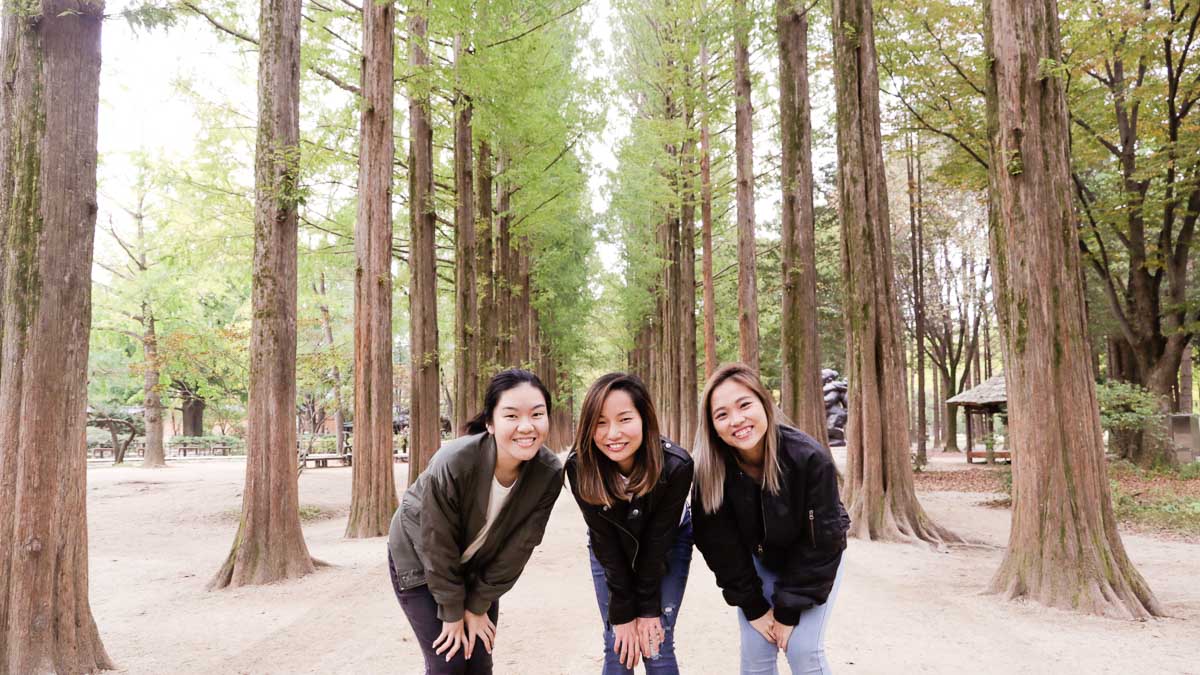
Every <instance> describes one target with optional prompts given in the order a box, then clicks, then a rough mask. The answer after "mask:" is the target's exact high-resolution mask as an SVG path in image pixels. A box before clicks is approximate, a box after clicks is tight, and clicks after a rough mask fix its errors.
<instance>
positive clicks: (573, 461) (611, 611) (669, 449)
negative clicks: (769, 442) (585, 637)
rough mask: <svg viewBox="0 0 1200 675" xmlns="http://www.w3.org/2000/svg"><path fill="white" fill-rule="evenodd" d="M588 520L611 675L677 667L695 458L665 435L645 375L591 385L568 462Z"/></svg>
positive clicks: (612, 375)
mask: <svg viewBox="0 0 1200 675" xmlns="http://www.w3.org/2000/svg"><path fill="white" fill-rule="evenodd" d="M565 470H566V473H567V478H568V480H569V481H570V484H571V492H572V493H573V494H574V495H575V500H576V501H577V502H578V503H579V508H580V510H581V511H582V512H583V518H584V520H585V521H586V522H587V525H588V550H589V553H590V557H591V561H592V580H593V583H594V585H595V588H596V601H597V603H598V604H599V605H600V615H601V619H602V620H603V621H604V627H605V630H604V670H603V672H604V673H605V675H618V674H622V673H629V672H632V669H633V668H634V667H635V666H636V665H637V663H638V661H639V660H640V659H645V663H646V671H647V672H648V673H678V672H679V665H678V663H677V662H676V660H675V642H674V635H673V634H674V629H675V621H676V619H677V617H678V615H679V605H680V602H681V601H682V599H683V590H684V587H685V586H686V585H687V577H688V569H689V567H690V566H691V561H692V526H691V514H690V511H689V510H688V509H687V506H686V502H687V497H688V492H689V491H690V490H691V485H692V459H691V457H689V456H688V454H687V452H686V451H685V450H684V449H683V448H680V447H679V446H677V445H675V444H674V443H672V442H671V441H669V440H666V439H663V438H660V436H659V433H658V417H657V415H656V414H655V412H654V405H653V404H652V403H651V402H650V396H649V394H648V393H647V392H646V387H645V385H643V384H642V382H641V380H639V379H638V378H636V377H634V376H632V375H626V374H624V373H609V374H608V375H604V376H602V377H601V378H600V379H598V380H596V381H595V382H594V383H593V384H592V386H591V388H590V389H589V390H588V393H587V396H586V397H585V398H584V401H583V408H582V410H581V411H580V416H579V428H578V433H577V436H576V439H575V450H574V451H573V452H572V453H571V455H570V456H569V457H568V458H567V462H566V467H565Z"/></svg>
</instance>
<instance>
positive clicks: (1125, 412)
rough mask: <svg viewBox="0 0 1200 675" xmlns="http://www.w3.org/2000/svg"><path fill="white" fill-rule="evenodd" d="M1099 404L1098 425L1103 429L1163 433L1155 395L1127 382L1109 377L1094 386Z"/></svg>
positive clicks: (1160, 412) (1160, 413)
mask: <svg viewBox="0 0 1200 675" xmlns="http://www.w3.org/2000/svg"><path fill="white" fill-rule="evenodd" d="M1096 399H1097V401H1098V402H1099V404H1100V426H1102V427H1104V430H1105V431H1109V432H1112V431H1138V430H1139V429H1143V430H1151V429H1157V430H1159V431H1158V434H1159V435H1162V434H1165V430H1163V429H1162V426H1163V414H1162V410H1161V409H1160V408H1159V405H1158V397H1157V396H1155V395H1154V394H1152V393H1151V392H1150V391H1148V390H1146V389H1143V388H1142V387H1139V386H1138V385H1136V384H1132V383H1129V382H1121V381H1119V380H1109V381H1107V382H1104V383H1101V384H1098V385H1096Z"/></svg>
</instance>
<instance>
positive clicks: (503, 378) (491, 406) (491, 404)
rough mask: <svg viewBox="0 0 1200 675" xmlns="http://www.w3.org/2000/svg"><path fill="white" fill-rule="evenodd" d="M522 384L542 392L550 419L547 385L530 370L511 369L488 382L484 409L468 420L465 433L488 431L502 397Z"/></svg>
mask: <svg viewBox="0 0 1200 675" xmlns="http://www.w3.org/2000/svg"><path fill="white" fill-rule="evenodd" d="M522 384H532V385H533V386H534V387H536V388H537V390H538V391H540V392H542V397H543V398H545V399H546V417H550V412H551V402H550V390H549V389H546V385H544V384H542V381H541V380H540V379H538V376H537V375H534V374H533V373H531V372H529V371H528V370H523V369H521V368H509V369H508V370H502V371H500V372H498V373H496V374H495V375H493V376H492V379H491V380H489V381H488V386H487V392H486V393H485V394H484V395H483V409H482V410H480V411H479V414H478V415H476V416H474V417H472V418H471V419H469V420H467V423H466V424H464V425H463V433H464V434H482V433H484V432H485V431H487V425H488V422H491V421H492V415H493V414H495V412H496V406H497V405H499V404H500V396H501V395H503V394H504V392H506V391H508V390H509V389H513V388H515V387H519V386H521V385H522Z"/></svg>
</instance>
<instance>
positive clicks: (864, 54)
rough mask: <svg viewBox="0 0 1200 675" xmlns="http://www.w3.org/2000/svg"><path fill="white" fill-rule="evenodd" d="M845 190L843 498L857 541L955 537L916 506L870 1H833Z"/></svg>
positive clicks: (841, 174)
mask: <svg viewBox="0 0 1200 675" xmlns="http://www.w3.org/2000/svg"><path fill="white" fill-rule="evenodd" d="M833 26H834V27H835V29H834V36H833V38H834V39H833V47H834V64H835V65H834V69H835V74H834V85H835V88H836V91H837V147H838V166H839V170H838V194H839V201H840V220H841V232H842V274H843V278H844V280H845V281H844V283H845V285H846V290H845V293H846V302H845V306H846V315H845V326H846V360H847V365H846V375H847V377H848V379H849V381H850V391H849V400H848V410H849V420H848V422H847V426H846V444H847V458H848V462H847V472H846V495H847V500H848V510H849V512H850V518H851V522H852V525H851V532H850V533H851V535H853V536H857V537H862V538H867V539H881V540H900V541H918V540H923V541H927V542H942V541H953V540H957V537H956V536H955V535H954V534H953V533H951V532H949V531H948V530H946V529H944V528H942V527H940V526H939V525H937V524H936V523H934V522H933V521H932V519H930V518H929V517H928V516H927V515H926V514H925V511H924V509H922V508H921V505H920V503H918V502H917V497H916V493H915V491H914V489H913V478H912V463H911V460H910V457H909V453H910V448H909V436H908V397H907V392H906V390H905V379H906V376H905V372H904V348H903V346H902V345H901V342H900V340H901V337H902V335H903V325H902V324H901V322H900V314H899V309H898V303H897V300H898V299H899V298H898V297H897V294H896V288H895V275H894V271H893V264H892V242H891V226H890V221H889V219H888V198H887V182H886V174H885V171H884V165H883V146H882V142H881V140H880V130H879V75H878V72H877V63H878V60H877V57H876V53H875V34H874V16H873V12H872V8H871V2H870V0H834V3H833Z"/></svg>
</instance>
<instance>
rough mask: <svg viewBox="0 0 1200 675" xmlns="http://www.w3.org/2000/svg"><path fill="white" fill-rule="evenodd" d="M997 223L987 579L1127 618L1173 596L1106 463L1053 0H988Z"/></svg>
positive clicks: (1002, 588)
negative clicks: (1008, 444)
mask: <svg viewBox="0 0 1200 675" xmlns="http://www.w3.org/2000/svg"><path fill="white" fill-rule="evenodd" d="M984 34H985V45H986V49H987V53H988V63H989V64H990V68H989V72H988V97H987V111H988V133H989V138H990V141H991V143H990V144H991V159H992V161H991V169H990V171H989V178H990V189H991V192H992V202H993V204H994V206H995V208H996V210H997V218H996V221H995V223H994V224H993V228H992V232H991V237H990V239H991V247H992V260H993V261H994V265H995V270H996V279H995V281H996V286H997V297H998V299H999V301H998V303H997V306H998V310H999V312H1000V319H1001V321H1000V324H1001V327H1002V330H1003V333H1004V339H1005V340H1006V343H1007V352H1006V353H1007V356H1008V364H1007V369H1006V385H1007V389H1008V410H1009V416H1008V417H1009V437H1010V438H1011V439H1012V445H1013V447H1014V448H1016V452H1015V457H1014V464H1013V511H1012V529H1011V532H1010V535H1009V542H1008V549H1007V551H1006V553H1005V556H1004V560H1003V562H1002V563H1001V565H1000V568H999V569H998V570H997V571H996V574H995V576H994V577H993V578H992V582H991V585H990V589H991V590H992V591H993V592H996V593H999V594H1001V595H1003V596H1004V597H1006V598H1028V599H1032V600H1035V601H1037V602H1040V603H1043V604H1046V605H1049V606H1052V607H1059V608H1064V609H1073V610H1077V611H1081V612H1085V613H1093V614H1103V615H1107V616H1114V617H1122V618H1143V617H1147V616H1153V615H1161V614H1162V613H1163V609H1162V607H1161V606H1160V605H1159V603H1158V601H1157V599H1156V598H1155V597H1154V594H1153V593H1152V592H1151V590H1150V588H1149V586H1147V584H1146V582H1145V580H1144V579H1143V578H1142V576H1141V575H1140V574H1139V573H1138V572H1137V570H1136V569H1135V568H1134V567H1133V564H1132V562H1130V560H1129V558H1128V557H1127V556H1126V554H1125V548H1124V545H1123V544H1122V542H1121V538H1120V536H1119V535H1118V533H1117V524H1116V519H1115V518H1114V516H1113V509H1112V502H1111V498H1110V494H1109V484H1108V477H1107V474H1106V471H1105V463H1104V446H1103V439H1102V436H1101V429H1100V417H1099V412H1098V407H1097V403H1096V389H1095V384H1094V382H1093V380H1092V373H1091V361H1090V358H1089V357H1090V355H1089V353H1088V343H1087V338H1086V336H1087V329H1086V321H1085V317H1084V310H1083V289H1082V284H1081V283H1080V276H1079V266H1080V257H1079V246H1078V235H1077V229H1076V228H1077V226H1076V219H1075V214H1074V213H1073V209H1072V203H1071V177H1070V167H1069V146H1068V129H1067V124H1068V122H1067V106H1066V98H1065V92H1064V85H1063V82H1062V80H1061V79H1060V76H1059V75H1056V74H1054V73H1053V72H1049V71H1048V70H1047V65H1046V64H1053V63H1057V62H1059V61H1060V60H1061V58H1062V54H1061V46H1060V36H1059V28H1058V8H1057V3H1056V2H1055V0H1036V1H1031V0H990V1H987V2H985V3H984Z"/></svg>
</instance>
